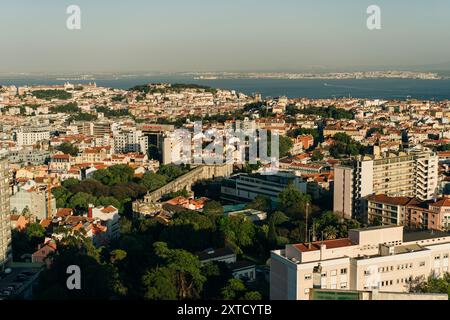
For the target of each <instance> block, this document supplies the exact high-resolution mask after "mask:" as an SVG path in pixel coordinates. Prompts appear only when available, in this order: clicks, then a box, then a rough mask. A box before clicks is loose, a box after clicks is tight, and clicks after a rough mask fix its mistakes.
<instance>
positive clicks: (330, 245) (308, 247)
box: [294, 238, 354, 252]
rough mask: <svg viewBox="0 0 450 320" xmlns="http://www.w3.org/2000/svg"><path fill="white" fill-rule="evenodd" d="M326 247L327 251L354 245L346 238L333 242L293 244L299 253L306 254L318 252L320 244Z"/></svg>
mask: <svg viewBox="0 0 450 320" xmlns="http://www.w3.org/2000/svg"><path fill="white" fill-rule="evenodd" d="M322 243H323V244H324V245H326V248H327V249H335V248H342V247H348V246H353V245H354V244H353V243H352V242H351V240H350V239H348V238H343V239H335V240H325V241H323V242H322V241H316V242H311V243H299V244H295V245H294V248H296V249H297V250H299V251H301V252H308V251H316V250H320V245H321V244H322Z"/></svg>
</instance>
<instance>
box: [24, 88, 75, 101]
mask: <svg viewBox="0 0 450 320" xmlns="http://www.w3.org/2000/svg"><path fill="white" fill-rule="evenodd" d="M32 94H33V96H35V97H36V98H38V99H44V100H52V99H59V100H68V99H70V98H72V94H71V93H70V92H67V91H65V90H35V91H33V92H32Z"/></svg>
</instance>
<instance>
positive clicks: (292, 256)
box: [270, 226, 450, 300]
mask: <svg viewBox="0 0 450 320" xmlns="http://www.w3.org/2000/svg"><path fill="white" fill-rule="evenodd" d="M449 254H450V234H449V233H444V232H438V231H435V232H430V231H422V232H414V233H404V232H403V227H402V226H384V227H371V228H365V229H355V230H350V231H349V237H348V238H345V239H336V240H327V241H322V242H320V241H319V242H312V243H306V244H305V243H301V244H294V245H286V247H285V249H283V250H276V251H272V253H271V262H270V298H271V299H272V300H308V299H309V294H310V291H311V289H313V288H314V289H332V290H336V289H337V290H358V291H367V290H378V291H379V292H408V291H409V287H410V284H411V282H412V281H413V280H416V279H423V280H426V279H427V278H428V277H429V276H434V277H440V276H442V275H443V274H444V273H447V272H448V271H449V270H448V264H449Z"/></svg>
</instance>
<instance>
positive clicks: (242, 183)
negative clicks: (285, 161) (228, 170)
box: [221, 171, 307, 203]
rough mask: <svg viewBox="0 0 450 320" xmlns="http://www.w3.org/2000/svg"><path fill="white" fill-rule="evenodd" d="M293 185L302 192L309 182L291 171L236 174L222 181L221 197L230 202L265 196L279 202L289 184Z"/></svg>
mask: <svg viewBox="0 0 450 320" xmlns="http://www.w3.org/2000/svg"><path fill="white" fill-rule="evenodd" d="M291 184H292V185H293V186H294V187H295V188H296V189H297V190H298V191H300V192H302V193H306V192H307V182H306V181H305V180H304V179H303V178H301V177H298V176H296V175H294V174H293V173H290V172H283V171H280V172H277V173H275V174H246V173H241V174H237V175H234V176H232V177H230V178H228V179H224V180H223V181H222V186H221V198H222V199H223V200H226V201H230V202H243V201H244V202H247V201H252V200H253V199H255V198H256V197H257V196H264V197H267V198H269V199H271V200H272V202H273V203H278V202H279V198H278V195H279V194H280V193H281V192H283V191H284V190H285V189H286V188H287V187H288V186H289V185H291Z"/></svg>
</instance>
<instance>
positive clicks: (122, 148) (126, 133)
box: [114, 129, 148, 153]
mask: <svg viewBox="0 0 450 320" xmlns="http://www.w3.org/2000/svg"><path fill="white" fill-rule="evenodd" d="M114 151H115V152H116V153H129V152H140V153H147V151H148V138H147V137H146V136H145V135H144V134H143V133H142V131H140V130H133V129H130V130H121V131H120V132H118V133H116V134H114Z"/></svg>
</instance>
